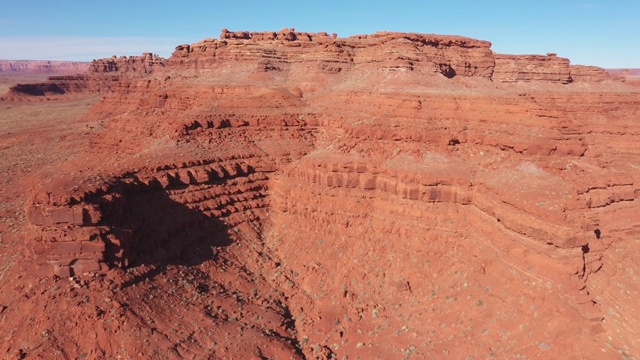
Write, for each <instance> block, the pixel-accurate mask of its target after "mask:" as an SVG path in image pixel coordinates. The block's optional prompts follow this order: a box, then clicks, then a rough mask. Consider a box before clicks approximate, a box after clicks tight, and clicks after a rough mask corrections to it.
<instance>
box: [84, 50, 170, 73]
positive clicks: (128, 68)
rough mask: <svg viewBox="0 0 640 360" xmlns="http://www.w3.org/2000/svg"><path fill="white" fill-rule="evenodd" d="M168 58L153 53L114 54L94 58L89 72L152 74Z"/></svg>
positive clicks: (161, 66)
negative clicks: (136, 54) (108, 56)
mask: <svg viewBox="0 0 640 360" xmlns="http://www.w3.org/2000/svg"><path fill="white" fill-rule="evenodd" d="M165 62H166V60H165V59H164V58H162V57H160V56H158V55H155V54H152V53H143V54H142V55H140V56H121V57H117V56H113V57H111V58H104V59H97V60H93V61H92V62H91V64H90V65H89V69H88V70H89V71H88V73H89V74H92V73H97V74H104V73H115V74H130V73H133V74H151V73H153V72H154V71H157V70H158V69H162V68H164V66H165Z"/></svg>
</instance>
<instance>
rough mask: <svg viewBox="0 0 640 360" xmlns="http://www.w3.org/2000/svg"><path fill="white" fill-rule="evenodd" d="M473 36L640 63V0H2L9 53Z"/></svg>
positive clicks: (583, 60)
mask: <svg viewBox="0 0 640 360" xmlns="http://www.w3.org/2000/svg"><path fill="white" fill-rule="evenodd" d="M284 27H295V28H296V30H299V31H308V32H317V31H326V32H329V33H333V32H335V33H338V35H339V36H349V35H353V34H365V33H373V32H376V31H378V30H389V31H407V32H422V33H434V34H455V35H464V36H469V37H473V38H477V39H482V40H489V41H491V42H492V43H493V46H492V48H493V50H494V51H497V52H500V53H509V54H545V53H547V52H556V53H558V55H559V56H564V57H568V58H570V59H571V62H572V63H574V64H586V65H598V66H602V67H608V68H614V67H636V68H640V0H608V1H604V0H438V1H430V0H422V1H413V0H407V1H401V0H395V1H394V0H386V1H378V0H368V1H365V0H341V1H333V0H324V1H312V0H306V1H305V0H303V1H292V0H288V1H280V0H274V1H269V0H262V1H257V0H244V1H238V0H227V1H213V0H212V1H204V0H164V1H163V0H155V1H147V0H128V1H122V0H110V1H96V0H85V1H80V0H75V1H74V0H13V1H10V0H2V1H1V2H0V59H48V60H91V59H93V58H99V57H108V56H111V55H137V54H140V53H142V52H154V53H157V54H160V55H162V56H169V55H170V54H171V52H172V51H173V49H174V47H175V46H176V45H178V44H183V43H193V42H196V41H198V40H201V39H204V38H207V37H210V38H211V37H213V38H216V37H218V35H219V34H220V29H222V28H228V29H229V30H256V31H258V30H280V29H282V28H284Z"/></svg>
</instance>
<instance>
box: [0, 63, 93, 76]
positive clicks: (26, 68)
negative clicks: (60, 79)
mask: <svg viewBox="0 0 640 360" xmlns="http://www.w3.org/2000/svg"><path fill="white" fill-rule="evenodd" d="M88 68H89V63H88V62H77V61H49V60H0V74H13V73H22V74H34V75H35V74H49V75H53V74H56V75H71V74H79V73H84V72H85V71H87V69H88Z"/></svg>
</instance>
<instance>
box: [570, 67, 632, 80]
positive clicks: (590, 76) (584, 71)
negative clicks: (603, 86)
mask: <svg viewBox="0 0 640 360" xmlns="http://www.w3.org/2000/svg"><path fill="white" fill-rule="evenodd" d="M623 79H624V78H623V77H622V76H619V75H618V76H616V75H612V74H611V73H609V72H607V71H606V70H605V69H603V68H601V67H597V66H586V65H571V80H572V81H575V82H602V81H607V80H618V81H621V80H623Z"/></svg>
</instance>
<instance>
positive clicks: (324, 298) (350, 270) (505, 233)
mask: <svg viewBox="0 0 640 360" xmlns="http://www.w3.org/2000/svg"><path fill="white" fill-rule="evenodd" d="M51 82H52V83H55V84H60V83H65V82H66V83H67V84H68V85H66V89H73V90H69V91H68V92H67V93H82V92H89V93H100V94H101V95H102V100H101V101H100V102H99V103H98V104H96V105H95V106H94V107H93V109H92V113H91V114H90V115H88V116H90V117H91V118H94V119H96V121H98V120H99V121H100V123H101V124H103V127H104V128H103V130H101V131H99V132H97V133H96V134H95V135H93V136H91V138H90V139H89V140H88V141H89V142H88V144H89V145H86V146H89V147H90V150H91V154H92V157H91V161H90V162H89V163H88V162H87V161H86V159H76V160H73V161H69V162H67V163H65V165H64V169H66V171H65V172H60V171H59V170H58V168H56V171H52V173H50V174H48V175H46V176H45V175H40V176H43V179H42V181H39V180H37V179H35V180H34V183H36V185H34V186H33V190H32V195H31V197H30V200H29V201H28V204H27V205H26V213H27V217H28V225H27V226H26V228H25V229H24V233H25V235H26V238H27V249H28V254H29V259H30V262H29V269H30V270H29V271H31V272H33V273H37V274H39V275H43V276H51V275H57V276H65V277H66V276H76V277H78V278H81V279H85V278H89V277H90V276H91V275H90V274H92V273H93V274H96V273H97V274H104V276H106V277H110V278H113V279H115V283H116V284H121V288H122V289H123V292H124V293H126V294H137V295H138V296H141V295H144V294H147V295H149V294H155V292H153V288H154V287H155V288H161V289H168V287H167V285H166V282H167V281H169V282H170V281H172V280H171V279H174V278H175V277H176V276H177V274H182V273H185V272H186V273H188V274H190V275H193V278H194V279H196V280H193V282H197V283H198V284H199V285H202V286H203V287H202V288H203V289H204V288H205V287H206V288H207V289H218V290H220V289H222V290H220V291H221V292H220V294H223V295H217V294H218V293H217V292H214V293H213V294H210V295H202V296H201V297H199V295H194V297H193V299H192V300H189V301H188V302H184V304H183V305H182V306H183V307H184V308H181V310H180V311H181V312H180V314H181V316H183V317H187V318H193V319H194V320H193V323H195V324H200V323H201V322H202V321H203V320H202V319H203V317H204V318H207V319H208V318H213V319H215V324H216V325H215V326H218V327H224V329H225V330H224V331H225V334H226V335H225V334H222V333H221V332H219V333H215V334H213V335H212V334H207V333H206V332H205V331H204V330H202V329H200V327H196V326H193V325H192V324H188V323H184V324H183V323H182V322H181V321H178V320H177V319H175V318H174V317H171V316H170V314H168V313H169V312H170V311H171V309H169V308H168V305H166V301H167V299H166V298H161V299H160V300H153V299H149V300H148V301H147V302H136V301H131V303H130V304H128V308H129V309H130V310H131V313H135V314H138V313H140V314H145V315H141V316H140V317H139V318H136V319H137V320H131V321H132V323H134V324H138V325H136V326H139V327H141V328H146V327H148V328H155V329H157V331H160V332H161V333H169V329H171V324H170V323H169V320H167V323H164V322H163V323H162V324H160V325H153V324H152V322H151V321H150V320H146V318H145V316H153V312H158V313H160V314H161V315H159V318H161V319H163V321H164V319H175V320H176V321H177V323H179V324H180V325H179V328H180V331H181V332H180V333H181V334H182V333H184V334H185V335H184V336H182V335H169V336H166V337H163V339H164V340H163V341H164V343H163V344H164V345H166V346H167V347H170V346H172V345H171V343H172V342H173V343H180V344H186V345H184V346H183V345H180V346H178V347H175V349H179V350H176V351H177V352H178V355H175V356H176V357H178V356H183V357H184V356H196V357H197V356H212V357H219V358H224V357H246V356H259V357H282V356H285V357H288V356H293V357H306V358H315V357H319V358H332V357H337V358H342V357H344V356H349V357H350V358H351V357H361V358H372V357H375V356H379V357H382V358H400V357H411V356H413V357H416V358H439V357H442V356H446V355H451V356H453V357H463V356H473V357H480V358H482V357H497V358H500V357H505V356H511V355H513V354H515V353H518V354H521V355H526V356H528V357H532V358H543V357H544V358H574V357H583V358H601V357H611V358H615V357H616V356H619V354H618V353H623V354H626V355H628V356H631V355H633V354H638V351H639V349H640V344H639V343H638V342H637V338H634V336H633V334H634V329H636V326H635V324H637V322H638V321H640V317H638V316H637V315H635V313H634V312H631V311H629V312H626V311H625V315H624V316H615V315H612V311H621V310H619V309H633V308H634V307H635V306H636V305H638V306H640V304H638V300H637V298H634V297H632V296H625V297H623V298H621V299H622V300H618V299H619V298H618V296H619V295H621V294H622V293H621V292H620V291H618V290H619V289H620V288H624V287H625V286H626V285H627V284H631V283H633V281H635V280H634V279H635V277H634V276H633V275H632V274H631V273H629V272H626V273H624V274H623V273H622V272H621V270H620V269H619V267H620V264H623V263H624V264H627V265H626V266H629V267H631V268H633V266H635V265H633V262H632V261H627V262H625V261H626V260H624V259H627V258H626V257H625V255H624V252H625V251H626V252H632V251H633V249H635V247H634V246H635V245H634V244H635V243H634V242H633V241H634V240H633V239H634V238H635V235H636V234H637V232H638V228H637V226H636V224H637V223H638V221H637V220H638V219H640V214H639V213H638V211H639V209H640V207H638V201H637V197H638V194H639V193H640V188H639V187H638V184H639V183H640V179H639V175H638V172H637V171H636V167H637V165H638V159H639V156H640V154H639V153H638V150H637V146H635V144H636V143H637V139H636V136H637V133H638V132H637V128H638V124H637V118H638V115H640V100H639V99H640V97H639V96H638V95H640V94H639V93H638V90H637V88H634V87H629V86H627V85H625V84H624V83H622V82H616V81H614V79H613V78H610V77H607V76H605V75H603V74H602V72H601V71H599V70H598V69H597V68H586V67H571V66H570V65H569V60H568V59H564V58H559V57H557V56H555V55H554V54H549V55H546V56H539V55H531V56H528V55H527V56H511V55H498V54H494V53H493V52H492V51H491V49H490V43H488V42H486V41H480V40H474V39H469V38H464V37H457V36H440V35H424V34H404V33H389V32H380V33H376V34H373V35H361V36H354V37H350V38H346V39H343V38H337V37H336V36H334V35H329V34H326V33H319V34H310V33H302V32H296V31H295V30H294V29H283V30H281V31H280V32H261V33H255V32H230V31H227V30H223V31H222V34H221V36H220V39H216V40H212V39H207V40H204V41H201V42H198V43H196V44H191V45H180V46H178V47H177V48H176V51H175V52H174V54H173V55H172V56H171V58H169V59H162V58H159V57H156V56H153V55H151V54H145V55H143V56H142V57H130V58H115V59H113V58H112V59H106V60H98V61H95V62H94V63H93V64H92V67H91V68H90V70H89V71H88V72H87V73H86V74H85V75H84V77H82V78H80V77H79V78H54V79H52V80H51ZM70 84H79V85H70ZM83 86H84V88H83ZM80 170H81V171H80ZM45 178H46V181H45ZM612 249H616V250H615V251H612ZM151 274H152V275H151ZM196 274H197V276H196ZM144 279H148V280H144ZM91 281H93V282H94V283H96V284H100V281H101V280H99V279H95V280H91ZM163 281H164V283H163ZM188 281H191V280H188ZM138 283H141V284H146V285H141V287H142V290H140V289H138V290H134V289H132V288H131V287H130V286H131V284H138ZM198 284H196V285H195V286H194V287H193V288H194V289H195V290H193V291H192V292H191V293H194V294H195V293H198V291H199V290H198V286H199V285H198ZM96 286H97V285H96ZM630 286H635V285H630ZM191 293H190V294H191ZM230 294H234V295H233V298H232V297H231V295H230ZM252 294H253V295H252ZM266 294H268V295H266ZM167 296H169V295H167ZM163 301H165V302H163ZM215 302H219V303H220V304H222V305H220V308H216V307H215V306H214V305H212V304H213V303H215ZM146 303H149V304H153V305H150V306H152V308H153V309H154V310H153V312H151V311H150V310H149V307H147V305H145V304H146ZM169 303H171V304H174V303H173V302H171V301H170V302H169ZM234 306H235V307H236V310H237V311H236V312H235V313H234V314H230V313H231V312H232V311H233V310H232V308H233V307H234ZM196 308H197V309H205V310H204V313H205V314H204V315H203V314H202V312H203V311H201V310H198V312H194V313H193V314H189V312H188V311H187V309H196ZM212 309H213V310H212ZM221 309H222V310H224V311H222V310H221ZM616 309H618V310H616ZM183 310H184V311H183ZM214 310H215V311H214ZM124 313H127V311H124ZM141 319H144V321H142V320H141ZM265 319H268V320H265ZM171 321H173V320H171ZM236 323H239V324H240V326H239V327H238V326H236V325H235V324H236ZM204 328H206V326H204V325H203V329H204ZM126 329H127V330H125V331H133V330H131V329H130V328H126ZM230 329H232V330H230ZM96 331H98V330H96ZM152 332H153V331H152ZM101 334H102V333H101ZM105 334H106V333H105ZM186 334H191V335H189V336H188V337H187V335H186ZM229 334H233V335H234V336H238V337H241V338H242V339H244V340H246V341H240V342H235V343H234V342H232V341H231V340H229V339H230V338H229ZM103 335H104V334H103ZM103 335H100V336H99V338H100V341H99V342H98V343H97V345H92V346H99V347H100V348H101V349H106V348H108V346H111V345H109V344H112V342H115V341H119V340H118V338H116V339H114V340H109V338H108V337H107V336H106V335H105V336H103ZM64 341H66V342H67V343H73V344H78V343H80V341H78V340H74V339H73V338H64V339H63V340H59V342H60V344H63V343H64ZM74 341H76V342H75V343H74ZM60 344H59V345H58V346H70V345H60ZM189 344H190V345H189ZM238 344H239V345H238ZM164 345H163V346H164ZM136 346H137V348H136V349H142V350H141V353H143V354H152V353H153V350H154V349H155V347H154V346H156V345H154V344H142V345H136ZM603 349H604V351H603ZM34 351H35V350H34ZM594 354H597V355H594Z"/></svg>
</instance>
